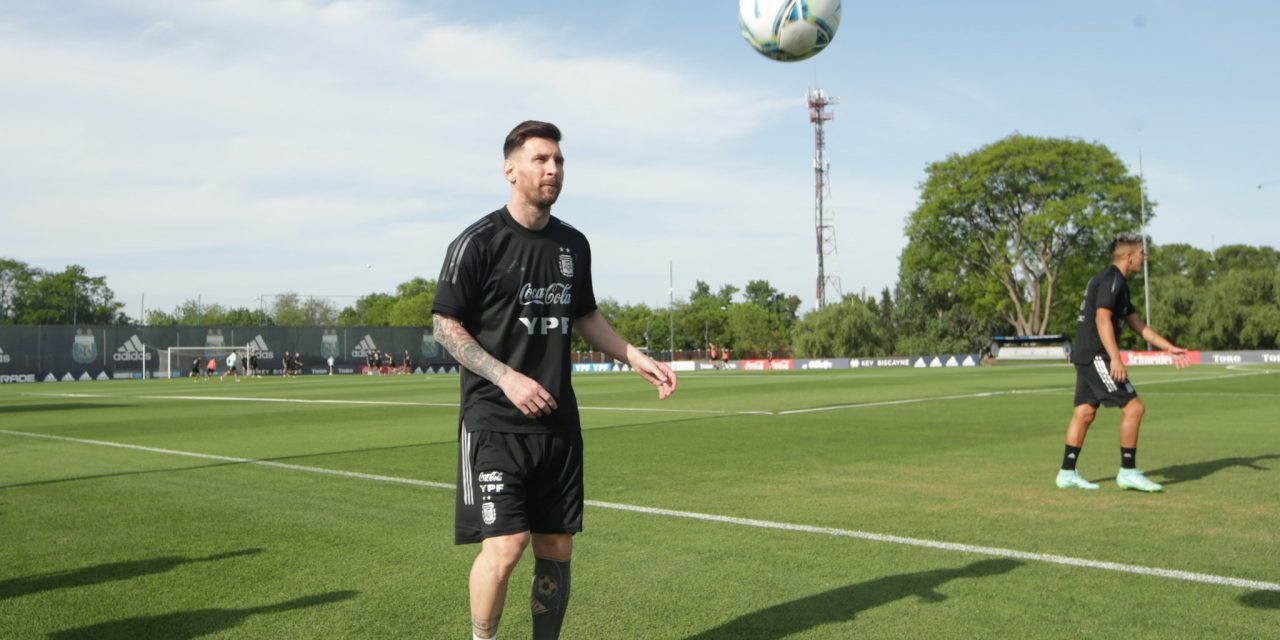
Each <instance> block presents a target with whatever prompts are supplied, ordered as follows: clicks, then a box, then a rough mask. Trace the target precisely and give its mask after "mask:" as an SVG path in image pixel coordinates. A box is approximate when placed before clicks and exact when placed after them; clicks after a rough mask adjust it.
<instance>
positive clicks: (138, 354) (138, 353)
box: [111, 333, 151, 362]
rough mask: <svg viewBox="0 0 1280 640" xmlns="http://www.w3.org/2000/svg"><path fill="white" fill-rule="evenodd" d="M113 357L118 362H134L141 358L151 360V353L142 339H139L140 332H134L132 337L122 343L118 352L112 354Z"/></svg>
mask: <svg viewBox="0 0 1280 640" xmlns="http://www.w3.org/2000/svg"><path fill="white" fill-rule="evenodd" d="M111 359H112V360H115V361H116V362H133V361H140V360H150V359H151V354H149V353H147V348H146V346H145V345H143V344H142V340H139V339H138V334H136V333H135V334H133V337H132V338H129V339H128V340H126V341H125V343H124V344H122V345H120V348H119V349H116V352H115V353H113V354H111Z"/></svg>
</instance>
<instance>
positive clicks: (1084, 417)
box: [1067, 398, 1137, 448]
mask: <svg viewBox="0 0 1280 640" xmlns="http://www.w3.org/2000/svg"><path fill="white" fill-rule="evenodd" d="M1134 400H1135V401H1136V400H1137V398H1134ZM1129 404H1133V402H1130V403H1129ZM1097 415H1098V408H1097V407H1094V406H1091V405H1088V404H1082V405H1078V406H1076V408H1075V411H1073V412H1071V422H1070V423H1069V424H1068V425H1067V444H1068V445H1070V446H1072V447H1077V448H1079V447H1083V446H1084V437H1085V436H1086V435H1088V433H1089V425H1091V424H1093V419H1094V417H1095V416H1097Z"/></svg>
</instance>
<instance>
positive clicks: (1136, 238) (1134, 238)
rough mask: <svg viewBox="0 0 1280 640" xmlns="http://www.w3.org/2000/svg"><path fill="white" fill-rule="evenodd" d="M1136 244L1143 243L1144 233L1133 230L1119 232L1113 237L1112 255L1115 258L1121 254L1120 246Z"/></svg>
mask: <svg viewBox="0 0 1280 640" xmlns="http://www.w3.org/2000/svg"><path fill="white" fill-rule="evenodd" d="M1135 244H1142V234H1140V233H1134V232H1132V231H1124V232H1121V233H1117V234H1116V237H1114V238H1112V239H1111V257H1113V258H1115V257H1117V256H1118V255H1119V254H1118V253H1117V252H1118V251H1120V247H1124V246H1128V245H1135Z"/></svg>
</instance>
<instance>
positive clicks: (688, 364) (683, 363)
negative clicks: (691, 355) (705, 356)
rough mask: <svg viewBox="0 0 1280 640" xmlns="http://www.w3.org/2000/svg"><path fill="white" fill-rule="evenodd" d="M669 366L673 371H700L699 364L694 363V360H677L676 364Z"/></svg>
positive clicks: (672, 363) (671, 363)
mask: <svg viewBox="0 0 1280 640" xmlns="http://www.w3.org/2000/svg"><path fill="white" fill-rule="evenodd" d="M668 365H669V366H670V367H671V370H672V371H697V370H698V363H697V362H694V361H693V360H676V361H675V362H670V363H668Z"/></svg>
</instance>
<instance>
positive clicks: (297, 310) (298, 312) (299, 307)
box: [271, 293, 338, 327]
mask: <svg viewBox="0 0 1280 640" xmlns="http://www.w3.org/2000/svg"><path fill="white" fill-rule="evenodd" d="M271 317H272V318H273V319H274V321H275V324H276V325H278V326H282V327H301V326H308V325H332V324H336V323H337V320H338V310H337V308H336V307H334V305H333V302H331V301H329V299H328V298H317V297H314V296H312V297H309V298H307V299H306V300H301V299H299V296H298V294H296V293H281V294H279V295H277V296H276V301H275V303H274V304H272V306H271Z"/></svg>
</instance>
